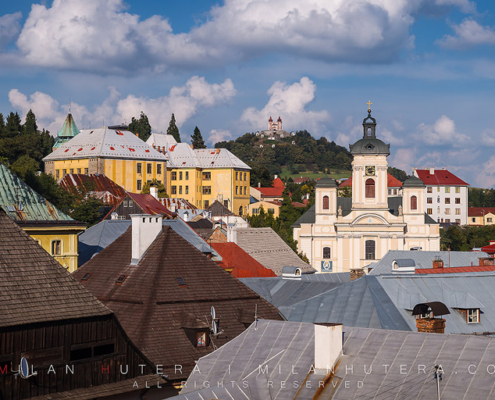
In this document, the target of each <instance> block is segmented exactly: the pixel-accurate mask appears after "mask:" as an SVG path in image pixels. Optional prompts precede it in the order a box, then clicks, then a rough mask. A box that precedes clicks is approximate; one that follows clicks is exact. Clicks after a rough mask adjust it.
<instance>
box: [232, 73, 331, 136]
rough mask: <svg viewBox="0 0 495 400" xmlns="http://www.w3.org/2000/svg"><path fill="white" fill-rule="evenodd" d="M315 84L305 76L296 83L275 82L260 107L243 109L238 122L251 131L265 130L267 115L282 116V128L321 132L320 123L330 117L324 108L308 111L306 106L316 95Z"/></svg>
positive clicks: (322, 128) (321, 124) (321, 126)
mask: <svg viewBox="0 0 495 400" xmlns="http://www.w3.org/2000/svg"><path fill="white" fill-rule="evenodd" d="M315 91H316V85H315V84H314V83H313V81H311V80H310V79H309V78H307V77H303V78H301V80H300V81H299V82H295V83H293V84H292V85H288V84H287V83H286V82H280V81H276V82H275V83H274V84H273V85H272V86H271V88H270V89H268V92H267V93H268V94H269V95H270V99H269V100H268V103H267V104H266V105H265V107H263V108H262V109H261V110H257V109H256V108H254V107H250V108H247V109H246V110H244V111H243V113H242V116H241V121H242V122H244V123H246V124H247V125H248V127H249V128H251V129H253V130H261V129H266V128H265V127H266V126H267V121H268V118H269V117H270V116H272V117H273V118H275V119H276V118H278V117H279V116H280V117H281V118H282V122H283V129H285V130H289V131H295V130H298V129H307V130H308V131H310V132H311V133H313V134H321V133H322V131H323V130H324V127H323V123H324V122H327V121H329V120H330V115H329V114H328V112H327V111H326V110H322V111H307V110H306V106H307V105H308V104H309V103H311V101H312V100H313V99H314V97H315Z"/></svg>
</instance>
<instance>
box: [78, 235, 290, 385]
mask: <svg viewBox="0 0 495 400" xmlns="http://www.w3.org/2000/svg"><path fill="white" fill-rule="evenodd" d="M131 242H132V228H131V229H129V230H128V231H126V232H125V233H124V234H123V235H122V236H120V237H119V238H118V239H117V240H116V241H114V242H113V243H112V244H111V245H110V246H108V247H107V248H106V249H104V250H103V251H102V252H101V253H99V254H98V255H97V256H95V257H93V258H92V259H91V260H90V261H88V262H87V263H86V264H85V265H84V266H82V267H81V268H79V269H78V270H77V271H76V272H74V274H73V276H74V277H75V278H76V279H81V278H82V277H83V276H84V275H85V274H87V273H92V275H91V277H90V278H89V279H87V280H85V281H84V282H83V284H84V285H85V286H86V287H87V288H88V289H89V290H90V291H91V292H92V293H93V294H94V295H95V296H96V297H98V298H99V299H101V301H103V303H104V304H106V305H107V306H108V307H109V308H110V309H112V310H113V311H114V312H115V314H116V315H117V317H118V319H119V321H120V323H121V325H122V326H123V328H124V330H125V331H126V333H127V334H128V335H129V338H130V339H131V340H132V341H133V343H135V344H136V346H137V347H138V348H139V349H140V350H141V351H142V352H143V353H144V355H145V356H147V357H148V359H150V361H152V362H153V363H154V364H162V365H163V366H164V373H165V374H166V375H169V379H172V380H173V379H183V378H184V377H186V376H187V375H188V374H189V373H190V372H191V370H192V369H193V367H194V365H195V360H197V359H198V357H201V356H203V355H206V354H208V353H209V352H211V351H212V350H213V346H212V345H210V346H207V347H195V346H194V345H193V342H195V337H194V338H193V339H192V341H191V340H190V339H189V338H188V331H187V328H194V327H197V328H203V329H205V328H208V326H209V324H210V323H211V321H209V320H208V318H207V317H206V318H205V316H209V315H210V309H211V307H212V306H214V307H215V309H216V315H217V317H218V318H219V319H220V323H219V326H220V328H221V329H222V330H223V333H222V334H221V335H219V336H217V338H215V339H214V340H213V342H214V344H215V345H216V346H222V345H224V344H225V343H227V342H228V341H229V340H231V339H233V338H234V337H236V336H237V335H239V334H240V333H242V332H243V331H244V329H245V326H244V323H251V322H253V321H254V313H255V309H256V305H257V312H258V315H259V316H260V318H265V319H280V316H279V314H278V311H277V310H276V308H274V307H273V306H272V305H271V304H269V303H268V302H266V301H265V300H264V299H262V298H260V296H259V295H257V294H256V293H254V292H253V291H251V290H250V289H248V288H247V287H246V286H245V285H243V284H242V283H241V282H239V281H238V280H237V279H236V278H234V277H232V276H230V275H229V274H228V273H226V272H225V271H224V270H223V269H222V268H221V267H219V266H218V265H217V264H216V263H215V262H213V261H212V260H210V259H209V258H208V257H205V256H204V255H203V254H202V253H201V252H200V251H198V250H197V249H196V248H195V247H194V246H192V245H191V244H190V243H188V242H187V241H186V240H185V239H183V238H182V237H181V236H180V235H178V234H177V233H175V232H174V231H173V230H172V229H171V228H170V227H169V226H164V227H163V230H162V232H161V233H160V234H159V235H158V236H157V238H156V239H155V241H154V242H153V243H152V244H151V245H150V247H149V248H148V250H147V252H146V253H145V254H144V256H143V257H142V258H141V259H140V261H139V263H138V264H137V265H130V261H131V251H132V249H131V248H132V244H131ZM121 275H127V278H126V279H125V280H124V281H123V283H121V284H119V285H117V284H116V280H117V278H119V276H121ZM178 278H182V282H181V280H180V279H178ZM185 328H186V329H185ZM178 364H179V365H182V367H183V369H182V373H180V372H177V373H175V365H178Z"/></svg>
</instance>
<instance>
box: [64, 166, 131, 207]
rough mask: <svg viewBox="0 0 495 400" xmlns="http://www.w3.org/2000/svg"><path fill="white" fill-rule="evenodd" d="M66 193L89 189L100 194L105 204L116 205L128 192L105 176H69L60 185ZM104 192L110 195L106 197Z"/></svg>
mask: <svg viewBox="0 0 495 400" xmlns="http://www.w3.org/2000/svg"><path fill="white" fill-rule="evenodd" d="M58 184H59V185H60V186H61V187H62V188H63V189H65V190H66V191H73V190H75V189H76V188H78V187H79V188H81V187H84V186H86V187H88V188H90V190H91V191H92V192H100V193H101V197H100V196H97V197H98V198H101V200H102V201H103V202H104V203H105V204H109V205H115V204H117V203H118V202H119V200H120V199H122V198H123V197H124V196H125V194H126V191H125V189H124V188H123V187H121V186H119V185H117V184H116V183H115V182H114V181H112V180H111V179H110V178H108V177H107V176H105V175H103V174H89V175H84V174H67V175H65V176H64V177H63V178H62V179H61V180H60V182H59V183H58ZM104 192H108V193H110V196H108V195H107V196H105V193H104Z"/></svg>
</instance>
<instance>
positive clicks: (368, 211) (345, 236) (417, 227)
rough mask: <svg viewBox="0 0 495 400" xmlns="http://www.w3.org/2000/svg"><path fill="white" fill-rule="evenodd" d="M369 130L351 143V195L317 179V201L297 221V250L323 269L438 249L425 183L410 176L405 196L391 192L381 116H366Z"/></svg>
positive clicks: (361, 265)
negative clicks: (379, 126)
mask: <svg viewBox="0 0 495 400" xmlns="http://www.w3.org/2000/svg"><path fill="white" fill-rule="evenodd" d="M363 127H364V135H363V138H362V139H360V140H358V141H357V142H356V143H355V144H354V145H351V146H350V150H351V154H352V155H353V157H354V160H353V162H352V198H348V197H338V196H337V185H336V183H335V181H334V180H333V179H330V178H322V179H320V180H319V181H318V183H317V184H316V194H315V205H314V206H313V207H312V208H311V209H309V210H308V211H307V212H306V213H305V214H303V215H302V216H301V218H299V220H298V221H296V223H295V224H294V225H293V227H294V239H295V240H297V242H298V251H299V252H303V253H304V254H305V255H306V257H308V259H309V260H310V264H311V266H312V267H313V268H315V269H316V270H317V271H319V272H346V271H349V270H357V271H358V272H359V271H361V272H362V270H363V268H364V267H365V266H367V265H369V264H371V263H373V262H376V261H378V260H380V259H381V258H382V257H383V256H384V255H385V254H387V252H388V251H389V250H410V249H412V248H422V249H423V250H431V251H438V250H439V248H440V234H439V225H438V224H437V223H436V221H434V220H432V219H431V218H430V217H429V216H428V215H427V214H426V213H425V208H424V204H425V200H424V196H425V186H424V184H423V182H422V181H421V180H420V179H418V178H416V177H411V178H409V179H407V180H406V181H405V182H404V184H403V186H402V193H401V196H397V197H391V196H388V185H387V181H388V176H387V168H388V162H387V157H388V155H389V154H390V145H387V144H385V143H383V142H382V141H381V140H380V139H377V138H376V134H375V128H376V121H375V119H374V118H372V117H371V110H368V117H367V118H365V119H364V121H363Z"/></svg>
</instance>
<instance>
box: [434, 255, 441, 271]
mask: <svg viewBox="0 0 495 400" xmlns="http://www.w3.org/2000/svg"><path fill="white" fill-rule="evenodd" d="M433 268H434V269H435V268H443V260H442V259H441V258H440V257H439V256H437V257H435V259H434V260H433Z"/></svg>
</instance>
